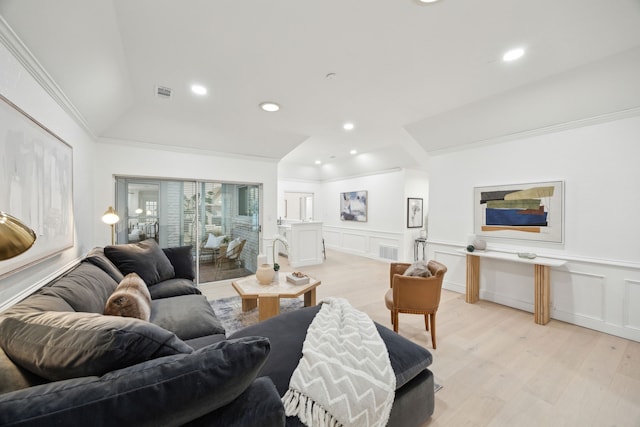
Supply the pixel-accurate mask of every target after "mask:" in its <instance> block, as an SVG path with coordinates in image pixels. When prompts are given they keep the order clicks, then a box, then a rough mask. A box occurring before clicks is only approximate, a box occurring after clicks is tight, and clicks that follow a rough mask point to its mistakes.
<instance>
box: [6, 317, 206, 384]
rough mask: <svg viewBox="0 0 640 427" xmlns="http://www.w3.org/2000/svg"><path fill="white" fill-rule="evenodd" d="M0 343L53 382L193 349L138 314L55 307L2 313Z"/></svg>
mask: <svg viewBox="0 0 640 427" xmlns="http://www.w3.org/2000/svg"><path fill="white" fill-rule="evenodd" d="M0 346H1V347H2V349H3V350H4V351H5V352H6V353H7V355H8V356H9V357H10V358H11V359H12V360H13V361H14V362H15V363H16V364H18V365H20V366H22V367H23V368H24V369H26V370H28V371H30V372H33V373H34V374H36V375H39V376H41V377H43V378H47V379H49V380H51V381H57V380H62V379H67V378H75V377H84V376H87V375H103V374H105V373H107V372H110V371H113V370H115V369H120V368H124V367H126V366H130V365H135V364H136V363H140V362H144V361H146V360H149V359H154V358H157V357H162V356H168V355H172V354H179V353H191V352H192V351H193V349H192V348H191V347H189V346H188V345H187V344H185V343H184V342H183V341H182V340H180V339H179V338H177V337H176V336H175V334H173V333H172V332H169V331H167V330H165V329H162V328H161V327H159V326H156V325H154V324H152V323H148V322H144V321H142V320H139V319H134V318H131V317H115V316H103V315H102V314H96V313H76V312H55V311H45V312H38V313H28V314H27V313H25V314H18V315H15V316H11V317H4V318H2V320H0Z"/></svg>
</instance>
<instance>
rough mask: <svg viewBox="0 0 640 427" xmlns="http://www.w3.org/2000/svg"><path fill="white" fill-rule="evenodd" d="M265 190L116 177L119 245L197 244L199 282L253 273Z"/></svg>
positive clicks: (248, 185)
mask: <svg viewBox="0 0 640 427" xmlns="http://www.w3.org/2000/svg"><path fill="white" fill-rule="evenodd" d="M260 192H261V186H260V185H257V184H235V183H221V182H209V181H176V180H164V179H142V178H134V177H117V178H116V211H117V212H118V214H119V215H120V217H121V218H123V219H125V220H124V221H122V220H121V221H120V223H119V224H118V225H117V243H135V242H139V241H142V240H144V239H155V240H156V241H157V242H158V243H159V245H160V246H161V247H163V248H166V247H175V246H187V245H189V246H192V248H193V251H192V253H193V262H194V269H195V271H196V275H197V278H198V283H204V282H211V281H217V280H223V279H230V278H235V277H242V276H246V275H249V274H253V273H254V272H255V270H256V260H257V255H258V253H259V242H260V231H261V229H260V225H259V213H260ZM239 246H241V247H239Z"/></svg>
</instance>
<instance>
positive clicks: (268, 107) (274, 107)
mask: <svg viewBox="0 0 640 427" xmlns="http://www.w3.org/2000/svg"><path fill="white" fill-rule="evenodd" d="M260 108H262V109H263V110H264V111H268V112H270V113H273V112H275V111H278V110H279V109H280V106H279V105H278V104H276V103H275V102H263V103H262V104H260Z"/></svg>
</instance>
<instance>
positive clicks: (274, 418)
mask: <svg viewBox="0 0 640 427" xmlns="http://www.w3.org/2000/svg"><path fill="white" fill-rule="evenodd" d="M285 419H286V417H285V413H284V405H283V404H282V400H281V399H280V395H279V394H278V390H277V389H276V386H275V385H274V384H273V381H271V379H270V378H268V377H260V378H257V379H256V380H255V381H254V382H253V383H251V385H250V386H249V387H248V388H247V389H246V390H245V391H244V393H242V394H241V395H240V396H238V397H237V398H236V399H235V400H234V401H233V402H231V403H229V404H228V405H226V406H223V407H222V408H219V409H217V410H215V411H213V412H210V413H208V414H207V415H204V416H202V417H200V418H198V419H196V420H193V421H191V422H189V423H187V424H185V426H188V427H205V426H220V427H282V426H284V425H285Z"/></svg>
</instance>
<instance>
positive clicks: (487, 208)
mask: <svg viewBox="0 0 640 427" xmlns="http://www.w3.org/2000/svg"><path fill="white" fill-rule="evenodd" d="M563 229H564V181H548V182H535V183H530V184H507V185H494V186H490V187H475V188H474V232H475V234H476V235H477V236H483V237H500V238H507V239H522V240H536V241H541V242H553V243H562V242H563V237H564V230H563Z"/></svg>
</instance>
